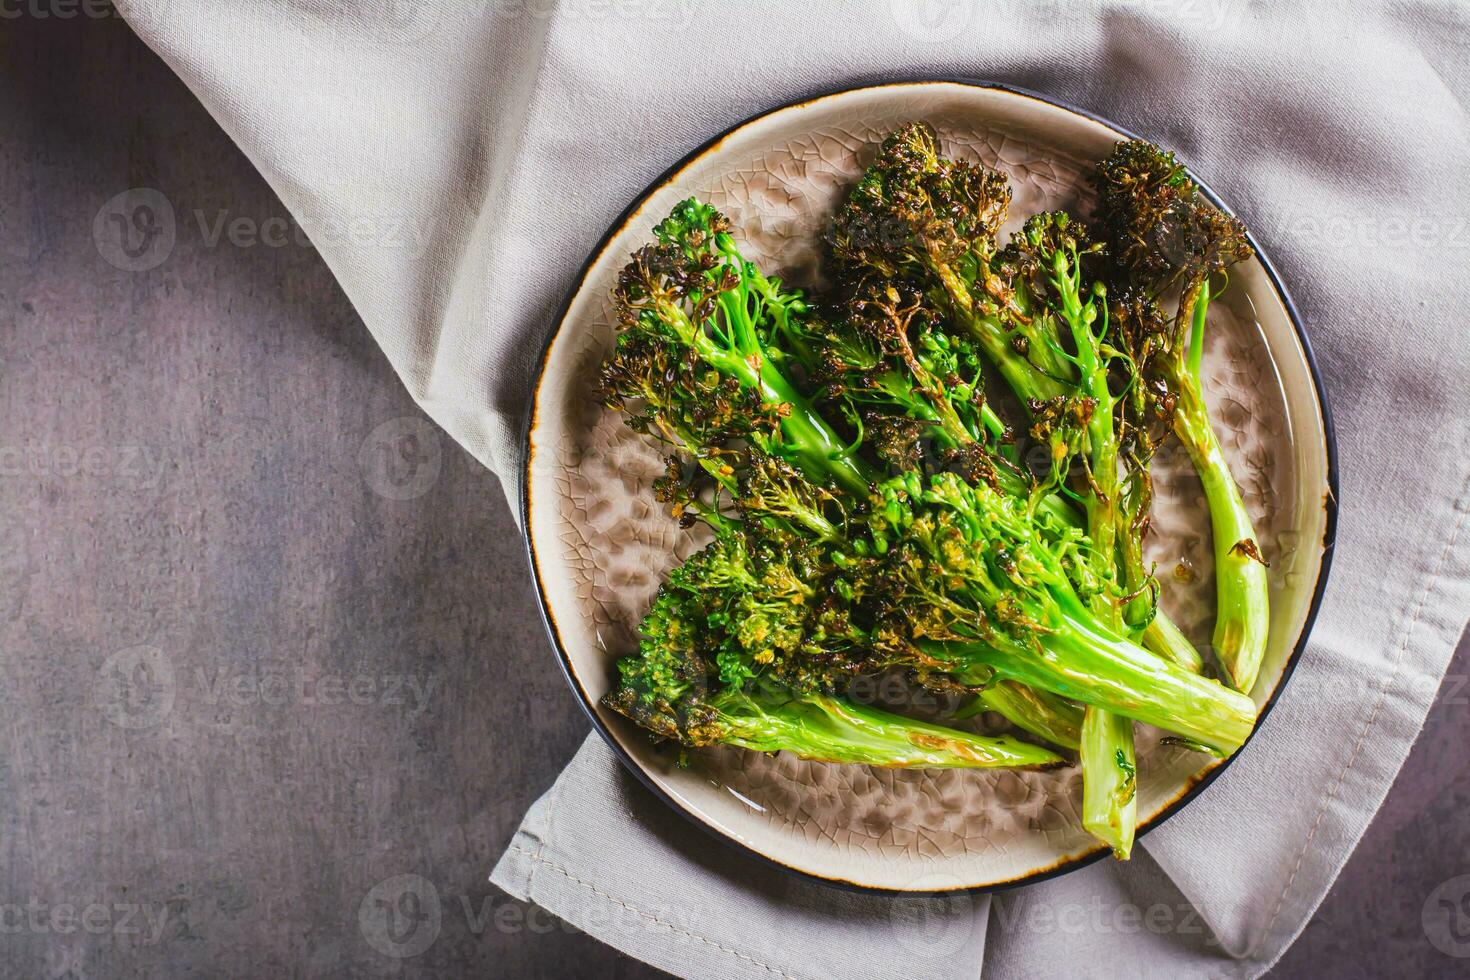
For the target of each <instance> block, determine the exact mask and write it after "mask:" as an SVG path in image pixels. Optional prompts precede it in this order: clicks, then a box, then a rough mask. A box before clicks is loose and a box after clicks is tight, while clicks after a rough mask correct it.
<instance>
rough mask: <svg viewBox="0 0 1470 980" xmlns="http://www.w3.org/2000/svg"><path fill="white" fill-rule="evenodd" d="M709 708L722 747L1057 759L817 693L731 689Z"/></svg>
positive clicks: (914, 762)
mask: <svg viewBox="0 0 1470 980" xmlns="http://www.w3.org/2000/svg"><path fill="white" fill-rule="evenodd" d="M713 705H714V707H715V708H716V710H718V711H719V712H720V720H721V722H722V723H723V725H724V726H725V728H726V729H727V730H728V737H727V738H725V739H724V741H726V742H728V743H729V744H733V745H739V746H743V747H744V748H747V749H754V750H756V751H758V752H779V751H782V750H785V751H788V752H791V753H792V754H794V755H796V756H799V757H800V758H803V759H811V760H813V761H817V762H837V763H853V764H859V765H870V766H884V767H887V768H902V769H1038V768H1046V767H1050V766H1055V765H1060V764H1061V763H1062V762H1063V760H1062V758H1061V757H1060V756H1058V755H1057V754H1056V753H1054V752H1051V751H1049V750H1047V749H1045V748H1042V747H1041V746H1039V745H1030V744H1028V743H1026V742H1022V741H1019V740H1018V739H1014V738H1011V737H1009V736H994V737H992V736H982V735H973V734H970V733H969V732H962V731H958V730H956V729H952V728H944V727H942V726H940V725H931V724H929V723H927V722H922V721H915V720H914V719H911V718H904V717H901V716H899V715H895V714H890V713H889V712H887V711H880V710H878V709H876V708H870V707H866V706H863V705H857V704H853V703H851V702H849V701H845V700H841V699H838V698H831V697H825V696H820V695H813V696H811V697H805V698H800V699H797V700H792V701H787V702H784V703H781V704H778V705H769V704H765V703H763V702H758V701H757V700H755V699H754V698H751V697H750V696H749V695H746V694H744V693H740V692H734V693H730V694H726V695H722V696H720V697H718V698H716V699H715V700H714V702H713Z"/></svg>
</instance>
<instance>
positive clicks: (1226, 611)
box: [1172, 283, 1271, 693]
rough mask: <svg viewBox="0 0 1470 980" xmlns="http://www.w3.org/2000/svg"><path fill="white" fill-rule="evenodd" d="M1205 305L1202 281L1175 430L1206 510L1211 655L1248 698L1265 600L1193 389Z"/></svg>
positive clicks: (1244, 524) (1255, 553)
mask: <svg viewBox="0 0 1470 980" xmlns="http://www.w3.org/2000/svg"><path fill="white" fill-rule="evenodd" d="M1209 302H1210V287H1209V284H1208V283H1205V284H1204V285H1203V286H1202V287H1201V289H1200V295H1199V298H1198V299H1197V300H1196V302H1195V306H1194V317H1193V330H1192V335H1191V339H1190V352H1189V365H1188V366H1187V367H1184V368H1182V369H1180V368H1176V370H1175V372H1174V373H1175V374H1176V377H1175V378H1173V379H1172V380H1173V382H1174V387H1175V389H1176V390H1177V392H1178V396H1179V397H1178V401H1177V403H1176V405H1175V409H1174V431H1175V433H1176V434H1178V436H1179V440H1180V441H1181V442H1182V443H1184V448H1185V449H1186V450H1187V451H1188V453H1189V457H1190V460H1191V461H1192V462H1193V463H1194V468H1195V471H1196V472H1197V473H1198V474H1199V478H1200V482H1201V483H1202V484H1203V485H1204V490H1205V501H1206V502H1207V503H1208V504H1209V508H1210V527H1211V530H1212V531H1213V536H1214V541H1215V546H1214V550H1215V606H1216V608H1215V633H1214V646H1215V655H1216V656H1217V657H1218V658H1219V660H1220V664H1221V666H1223V667H1224V668H1225V671H1226V673H1227V674H1228V675H1229V678H1230V682H1231V683H1232V684H1233V685H1234V686H1235V688H1236V690H1238V691H1242V692H1245V693H1250V690H1251V688H1252V687H1253V686H1255V683H1256V676H1257V675H1258V674H1259V673H1260V670H1261V660H1262V658H1263V657H1264V656H1265V652H1266V636H1267V633H1268V632H1269V630H1270V624H1271V613H1270V596H1269V588H1268V582H1267V578H1266V564H1265V561H1264V560H1263V556H1262V555H1261V549H1260V543H1259V542H1258V540H1257V539H1256V532H1255V528H1254V527H1253V526H1252V524H1251V518H1250V513H1249V512H1248V511H1247V510H1246V509H1245V500H1244V499H1242V497H1241V495H1240V488H1239V487H1238V486H1236V483H1235V479H1234V478H1233V477H1232V476H1231V475H1230V465H1229V464H1228V463H1227V462H1226V460H1225V453H1224V452H1223V451H1222V450H1221V448H1220V442H1219V440H1218V439H1216V438H1215V432H1214V429H1213V428H1212V427H1211V425H1210V415H1209V410H1208V408H1207V407H1206V405H1205V399H1204V394H1203V392H1202V390H1201V386H1200V378H1199V374H1198V366H1199V349H1200V342H1199V338H1200V337H1201V336H1202V333H1203V329H1204V319H1205V311H1206V308H1207V307H1208V305H1209Z"/></svg>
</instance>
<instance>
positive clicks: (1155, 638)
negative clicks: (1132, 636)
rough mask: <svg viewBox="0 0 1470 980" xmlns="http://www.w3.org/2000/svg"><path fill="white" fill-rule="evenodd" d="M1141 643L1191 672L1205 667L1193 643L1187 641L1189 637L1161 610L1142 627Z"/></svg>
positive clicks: (1193, 672) (1197, 672)
mask: <svg viewBox="0 0 1470 980" xmlns="http://www.w3.org/2000/svg"><path fill="white" fill-rule="evenodd" d="M1143 645H1144V646H1145V647H1147V648H1148V649H1149V650H1152V651H1153V652H1154V653H1156V654H1158V655H1159V656H1160V657H1162V658H1164V659H1165V660H1167V661H1169V662H1170V663H1172V664H1176V665H1178V666H1180V667H1183V668H1184V669H1185V670H1187V671H1189V672H1190V673H1191V674H1199V673H1202V672H1203V671H1204V669H1205V660H1204V658H1203V657H1201V656H1200V655H1199V651H1198V650H1196V649H1195V648H1194V644H1193V643H1190V642H1189V637H1187V636H1185V635H1184V633H1183V632H1182V631H1181V630H1180V629H1179V627H1177V626H1175V625H1174V623H1173V622H1172V621H1171V620H1170V619H1169V617H1167V616H1165V615H1164V613H1163V610H1159V612H1158V613H1157V614H1156V615H1155V616H1154V618H1153V622H1151V623H1149V624H1148V626H1147V627H1146V628H1145V629H1144V631H1143Z"/></svg>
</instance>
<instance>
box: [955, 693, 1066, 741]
mask: <svg viewBox="0 0 1470 980" xmlns="http://www.w3.org/2000/svg"><path fill="white" fill-rule="evenodd" d="M975 705H976V706H977V707H979V708H982V709H983V710H986V711H994V712H995V713H996V714H998V715H1000V716H1002V717H1003V718H1005V719H1006V720H1007V721H1009V722H1010V723H1011V724H1013V725H1015V726H1016V727H1017V728H1019V729H1021V730H1022V731H1026V732H1030V733H1031V734H1032V735H1035V736H1037V737H1038V738H1044V739H1046V740H1047V741H1048V742H1051V743H1052V744H1053V745H1060V746H1061V747H1062V748H1065V749H1072V750H1074V751H1075V750H1076V749H1077V747H1078V746H1079V745H1080V744H1081V740H1082V709H1080V708H1078V707H1077V706H1076V705H1075V704H1072V703H1071V702H1070V701H1067V700H1064V699H1063V698H1059V697H1057V696H1056V695H1055V694H1051V693H1049V692H1047V691H1038V690H1037V689H1035V688H1032V687H1027V686H1026V685H1025V684H1018V683H1016V682H1015V681H997V682H995V683H994V684H992V685H990V686H989V687H987V688H985V689H984V690H983V691H981V692H980V696H979V697H978V698H977V699H976V701H975ZM957 717H963V716H962V715H959V716H957Z"/></svg>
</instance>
